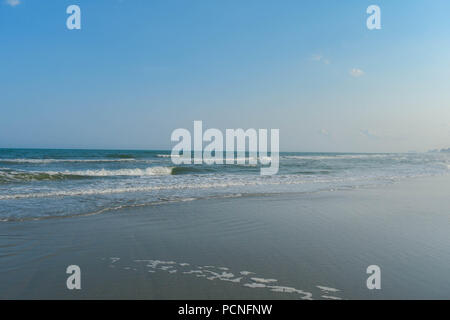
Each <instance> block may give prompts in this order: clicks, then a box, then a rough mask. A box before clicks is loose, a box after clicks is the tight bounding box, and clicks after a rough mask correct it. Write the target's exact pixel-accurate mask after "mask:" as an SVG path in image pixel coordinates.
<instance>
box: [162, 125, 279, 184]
mask: <svg viewBox="0 0 450 320" xmlns="http://www.w3.org/2000/svg"><path fill="white" fill-rule="evenodd" d="M171 141H172V142H178V143H177V144H176V145H175V146H174V147H173V148H172V153H171V159H172V162H173V163H174V164H176V165H180V164H192V163H194V164H204V163H205V164H224V163H225V164H235V163H237V164H246V162H248V164H251V165H256V164H258V162H259V163H260V164H261V165H262V166H261V169H260V173H261V175H274V174H277V173H278V169H279V162H280V156H279V153H280V130H279V129H270V155H269V153H268V144H269V140H268V130H267V129H258V130H255V129H253V128H251V129H247V130H245V131H244V129H226V130H225V145H224V134H223V133H222V131H220V130H219V129H215V128H210V129H207V130H206V131H205V132H203V122H202V121H201V120H197V121H194V139H193V141H192V135H191V132H190V131H189V130H187V129H183V128H179V129H175V130H174V131H173V132H172V135H171ZM247 141H248V144H247ZM208 142H209V144H208V145H206V146H205V148H203V144H204V143H208ZM224 153H225V161H224ZM247 153H248V157H246V156H247ZM192 155H194V158H193V159H192ZM235 155H236V158H235ZM267 165H269V166H267Z"/></svg>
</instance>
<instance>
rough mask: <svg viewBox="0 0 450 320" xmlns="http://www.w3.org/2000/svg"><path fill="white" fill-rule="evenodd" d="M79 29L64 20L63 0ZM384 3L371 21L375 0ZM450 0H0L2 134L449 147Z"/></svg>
mask: <svg viewBox="0 0 450 320" xmlns="http://www.w3.org/2000/svg"><path fill="white" fill-rule="evenodd" d="M72 4H75V5H78V6H79V7H80V9H81V29H80V30H69V29H68V28H67V27H66V20H67V18H68V17H69V14H67V13H66V8H67V7H68V6H69V5H72ZM372 4H376V5H378V6H379V7H380V9H381V29H380V30H369V29H368V28H367V26H366V19H367V18H368V17H369V14H367V13H366V9H367V7H368V6H369V5H372ZM449 12H450V2H449V1H448V0H433V1H425V0H421V1H417V0H410V1H380V0H371V1H365V0H347V1H338V0H335V1H331V0H330V1H323V0H315V1H313V0H311V1H300V0H245V1H242V0H227V1H224V0H151V1H149V0H78V1H75V0H70V1H66V0H59V1H53V0H40V1H38V0H0V115H1V116H0V147H4V148H13V147H15V148H105V149H171V148H172V147H173V145H174V144H175V143H172V142H171V141H170V135H171V133H172V131H173V130H175V129H177V128H187V129H189V130H191V131H192V130H193V121H194V120H202V121H203V126H204V127H205V129H206V128H219V129H221V130H225V129H226V128H230V129H233V128H244V129H248V128H255V129H279V130H280V148H281V150H282V151H305V152H307V151H311V152H326V151H329V152H408V151H427V150H429V149H435V148H444V147H445V148H447V147H450V139H449V137H450V36H449V35H450V19H448V13H449Z"/></svg>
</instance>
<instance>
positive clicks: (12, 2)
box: [5, 0, 20, 7]
mask: <svg viewBox="0 0 450 320" xmlns="http://www.w3.org/2000/svg"><path fill="white" fill-rule="evenodd" d="M5 3H6V4H7V5H9V6H11V7H15V6H18V5H19V4H20V0H6V1H5Z"/></svg>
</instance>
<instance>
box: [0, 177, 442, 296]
mask: <svg viewBox="0 0 450 320" xmlns="http://www.w3.org/2000/svg"><path fill="white" fill-rule="evenodd" d="M449 190H450V178H449V177H432V178H426V179H425V178H421V179H418V178H414V179H409V180H404V181H403V182H399V183H395V184H392V185H388V186H385V187H382V188H381V187H378V188H363V189H358V190H348V191H335V192H332V191H331V192H318V193H305V194H298V193H297V194H282V195H270V196H244V197H239V198H222V199H208V200H196V201H185V202H178V203H170V204H164V205H154V206H147V207H142V208H132V209H123V210H116V211H110V212H105V213H102V214H98V215H92V216H81V217H72V218H54V219H47V220H39V221H24V222H2V223H0V298H2V299H15V298H20V299H22V298H23V299H335V298H340V299H396V298H398V299H417V298H426V299H429V298H438V299H443V298H447V299H448V298H450V280H449V279H450V276H449V272H450V232H449V229H448V228H449V226H450V197H449ZM69 265H78V266H80V268H81V290H68V289H67V288H66V279H67V277H68V276H69V275H68V274H66V268H67V266H69ZM369 265H378V266H380V268H381V290H368V289H367V287H366V279H367V277H368V276H369V275H368V274H366V268H367V267H368V266H369Z"/></svg>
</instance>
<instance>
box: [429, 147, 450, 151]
mask: <svg viewBox="0 0 450 320" xmlns="http://www.w3.org/2000/svg"><path fill="white" fill-rule="evenodd" d="M428 152H450V148H447V149H445V148H444V149H441V150H439V149H433V150H430V151H428Z"/></svg>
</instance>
